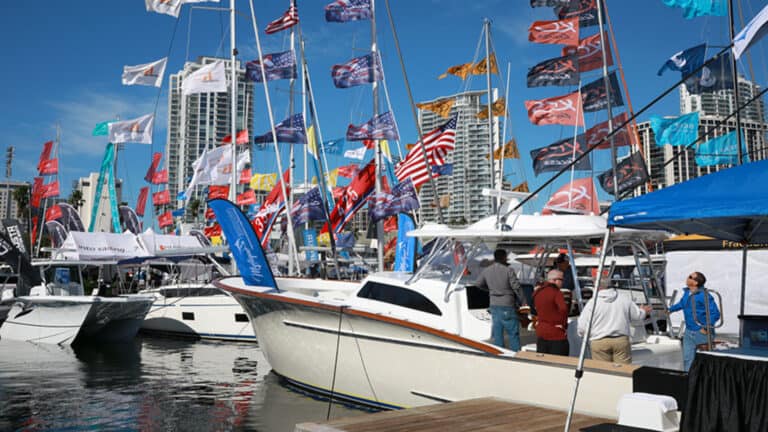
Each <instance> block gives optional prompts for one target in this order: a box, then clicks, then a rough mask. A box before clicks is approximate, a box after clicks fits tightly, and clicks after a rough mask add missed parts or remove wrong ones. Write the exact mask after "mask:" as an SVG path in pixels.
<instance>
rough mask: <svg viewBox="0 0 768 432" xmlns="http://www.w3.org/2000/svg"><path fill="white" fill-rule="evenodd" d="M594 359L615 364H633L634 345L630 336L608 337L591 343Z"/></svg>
mask: <svg viewBox="0 0 768 432" xmlns="http://www.w3.org/2000/svg"><path fill="white" fill-rule="evenodd" d="M589 346H590V348H591V349H592V359H593V360H602V361H607V362H613V363H622V364H629V363H632V345H631V344H630V343H629V337H628V336H618V337H606V338H602V339H596V340H593V341H592V342H590V343H589Z"/></svg>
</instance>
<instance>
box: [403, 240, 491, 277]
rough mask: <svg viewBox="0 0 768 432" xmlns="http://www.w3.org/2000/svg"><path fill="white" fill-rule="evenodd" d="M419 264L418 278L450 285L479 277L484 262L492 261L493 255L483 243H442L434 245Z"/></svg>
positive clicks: (452, 241)
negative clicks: (457, 280) (458, 279)
mask: <svg viewBox="0 0 768 432" xmlns="http://www.w3.org/2000/svg"><path fill="white" fill-rule="evenodd" d="M435 248H436V249H435V250H431V251H429V254H427V255H425V256H424V257H423V258H422V259H421V261H420V262H419V266H420V267H419V271H418V276H419V277H423V278H428V279H435V280H440V281H442V282H445V283H450V282H453V281H455V280H456V279H457V278H460V280H461V281H462V282H464V281H471V280H474V279H476V278H477V277H478V276H479V275H480V271H481V269H482V267H483V266H484V264H485V262H486V261H488V260H489V259H490V260H493V253H492V251H491V250H490V249H489V248H488V246H487V245H485V244H484V243H474V244H473V243H471V242H467V241H458V240H451V241H443V242H439V244H437V243H436V244H435Z"/></svg>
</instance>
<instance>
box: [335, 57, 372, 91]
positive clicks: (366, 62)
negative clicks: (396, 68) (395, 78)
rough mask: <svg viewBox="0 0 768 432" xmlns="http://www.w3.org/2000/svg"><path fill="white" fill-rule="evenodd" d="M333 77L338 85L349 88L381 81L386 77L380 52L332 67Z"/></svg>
mask: <svg viewBox="0 0 768 432" xmlns="http://www.w3.org/2000/svg"><path fill="white" fill-rule="evenodd" d="M331 78H333V85H335V86H336V87H338V88H347V87H353V86H356V85H361V84H368V83H372V82H374V81H379V80H380V79H382V78H384V72H383V71H382V70H381V62H380V61H379V56H378V54H376V53H370V54H368V55H364V56H362V57H356V58H353V59H352V60H350V61H348V62H346V63H344V64H340V65H334V66H333V67H332V68H331Z"/></svg>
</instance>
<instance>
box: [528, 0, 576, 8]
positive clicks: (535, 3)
mask: <svg viewBox="0 0 768 432" xmlns="http://www.w3.org/2000/svg"><path fill="white" fill-rule="evenodd" d="M570 2H571V0H531V7H532V8H533V7H562V6H568V3H570Z"/></svg>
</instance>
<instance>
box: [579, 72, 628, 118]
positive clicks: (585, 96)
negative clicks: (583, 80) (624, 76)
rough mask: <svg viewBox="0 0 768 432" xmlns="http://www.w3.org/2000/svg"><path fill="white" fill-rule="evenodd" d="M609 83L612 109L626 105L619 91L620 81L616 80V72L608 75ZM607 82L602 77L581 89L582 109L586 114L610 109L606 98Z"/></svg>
mask: <svg viewBox="0 0 768 432" xmlns="http://www.w3.org/2000/svg"><path fill="white" fill-rule="evenodd" d="M608 82H609V84H610V85H609V87H610V91H611V99H610V103H611V107H614V108H615V107H618V106H622V105H624V99H622V97H621V90H619V81H618V80H617V79H616V72H615V71H614V72H611V73H610V75H608ZM605 90H606V88H605V80H604V79H603V78H602V77H600V78H598V79H596V80H594V81H592V82H591V83H589V84H587V85H585V86H583V87H582V88H581V100H582V109H583V110H584V112H594V111H600V110H602V109H605V108H607V107H608V98H607V97H606V96H605V95H606V92H605Z"/></svg>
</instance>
